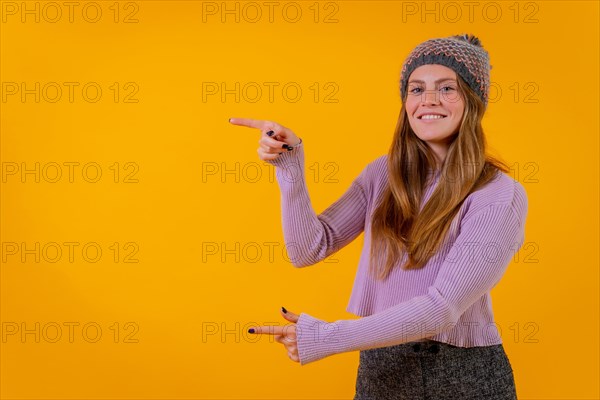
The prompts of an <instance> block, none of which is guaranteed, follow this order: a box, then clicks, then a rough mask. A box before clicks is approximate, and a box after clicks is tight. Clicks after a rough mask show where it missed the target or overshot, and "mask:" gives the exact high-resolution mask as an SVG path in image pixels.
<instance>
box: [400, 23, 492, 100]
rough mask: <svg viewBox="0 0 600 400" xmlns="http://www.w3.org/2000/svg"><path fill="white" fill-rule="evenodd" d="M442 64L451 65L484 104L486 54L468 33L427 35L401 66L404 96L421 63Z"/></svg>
mask: <svg viewBox="0 0 600 400" xmlns="http://www.w3.org/2000/svg"><path fill="white" fill-rule="evenodd" d="M425 64H441V65H444V66H446V67H448V68H451V69H453V70H454V71H455V72H456V73H457V74H458V75H460V77H461V78H463V79H464V80H465V82H467V84H468V85H469V86H470V87H471V89H473V90H474V91H475V93H477V94H478V95H479V97H480V98H481V100H483V103H484V104H485V106H486V107H487V103H488V96H489V90H490V69H492V66H491V65H490V58H489V54H488V53H487V51H485V49H484V48H483V46H482V44H481V42H480V41H479V39H478V38H477V37H475V36H473V35H470V34H466V33H465V34H462V35H454V36H450V37H447V38H438V39H430V40H427V41H425V42H423V43H421V44H419V45H418V46H417V47H415V49H414V50H413V51H412V52H411V53H410V54H409V56H408V57H407V58H406V61H405V62H404V65H403V66H402V74H401V78H400V81H401V84H400V92H401V95H402V98H405V96H406V90H407V86H408V78H409V76H410V74H411V73H412V72H413V71H414V70H415V69H416V68H418V67H420V66H421V65H425Z"/></svg>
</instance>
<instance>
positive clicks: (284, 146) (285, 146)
mask: <svg viewBox="0 0 600 400" xmlns="http://www.w3.org/2000/svg"><path fill="white" fill-rule="evenodd" d="M281 147H283V148H284V149H287V148H288V147H289V146H288V144H287V143H284V144H282V145H281Z"/></svg>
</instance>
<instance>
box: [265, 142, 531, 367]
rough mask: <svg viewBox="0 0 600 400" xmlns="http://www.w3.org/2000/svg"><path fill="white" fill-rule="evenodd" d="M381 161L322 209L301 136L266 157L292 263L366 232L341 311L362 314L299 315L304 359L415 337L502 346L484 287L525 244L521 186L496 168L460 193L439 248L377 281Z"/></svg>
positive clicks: (315, 258)
mask: <svg viewBox="0 0 600 400" xmlns="http://www.w3.org/2000/svg"><path fill="white" fill-rule="evenodd" d="M386 161H387V155H383V156H380V157H379V158H377V159H375V160H373V161H372V162H370V163H369V164H368V165H367V166H366V167H365V168H364V169H363V171H362V172H361V173H360V175H359V176H358V177H357V178H356V179H355V180H354V181H353V182H352V184H351V185H350V187H349V188H348V189H347V190H346V192H345V193H344V194H343V195H342V196H341V197H340V198H339V199H338V200H337V201H336V202H334V203H333V204H332V205H330V206H329V207H328V208H327V209H326V210H325V211H323V212H322V213H321V214H319V215H316V213H315V211H314V210H313V208H312V205H311V201H310V198H309V195H308V191H307V188H306V181H305V171H304V142H303V143H301V144H300V145H299V146H297V147H295V149H294V150H293V151H290V152H285V153H281V154H280V155H279V156H278V157H277V158H276V159H275V160H270V161H269V162H270V163H271V164H273V165H274V166H276V177H277V181H278V184H279V187H280V190H281V207H282V222H283V232H284V239H285V243H286V247H287V251H288V254H289V256H290V259H291V260H292V263H293V265H294V266H296V267H305V266H309V265H313V264H315V263H317V262H319V261H321V260H323V259H324V258H326V257H328V256H329V255H331V254H333V253H335V252H336V251H338V250H340V249H341V248H342V247H344V246H345V245H347V244H348V243H350V242H352V241H353V240H354V239H355V238H356V237H357V236H358V235H359V234H360V233H361V232H363V231H364V233H365V235H364V244H363V250H362V254H361V256H360V260H359V263H358V269H357V273H356V277H355V280H354V287H353V290H352V295H351V298H350V302H349V304H348V307H347V311H348V312H351V313H353V314H355V315H358V316H361V317H363V318H360V319H353V320H338V321H335V322H332V323H328V322H325V321H322V320H319V319H317V318H315V317H313V316H311V315H309V314H306V313H301V314H300V316H299V319H298V322H297V324H296V333H297V344H298V354H299V357H300V364H301V365H304V364H307V363H310V362H313V361H316V360H319V359H322V358H324V357H327V356H330V355H333V354H337V353H342V352H348V351H357V350H366V349H371V348H378V347H385V346H393V345H397V344H401V343H406V342H411V341H416V340H427V339H429V340H436V341H440V342H445V343H449V344H451V345H455V346H460V347H472V346H489V345H494V344H500V343H502V339H501V337H500V334H499V327H498V326H497V325H496V324H495V322H494V316H493V311H492V302H491V297H490V290H491V289H492V288H493V287H494V286H495V285H496V284H497V283H498V282H499V281H500V279H501V278H502V276H503V274H504V272H505V270H506V268H507V266H508V264H509V263H510V261H511V258H512V257H513V255H514V253H515V252H517V250H519V249H520V247H521V246H522V244H523V241H524V224H525V219H526V216H527V208H528V205H527V204H528V201H527V194H526V192H525V190H524V188H523V186H522V185H521V184H520V183H519V182H517V181H515V180H514V179H512V178H511V177H509V176H507V175H506V174H504V173H502V172H498V173H497V175H496V178H495V179H494V180H493V181H492V182H490V183H488V184H487V185H486V186H485V187H483V188H480V189H479V190H477V191H476V192H474V193H471V194H470V195H469V196H468V197H467V198H466V199H465V201H464V203H463V204H462V206H461V208H460V210H459V212H458V214H457V216H456V217H455V219H454V220H453V222H452V224H451V226H450V230H449V231H448V234H447V236H446V239H445V242H444V245H443V246H442V247H441V249H440V250H439V251H438V253H436V254H435V255H434V256H433V257H432V258H431V259H430V260H429V261H428V263H427V264H426V265H425V266H424V267H423V268H421V269H417V270H408V271H405V270H402V269H400V268H395V269H394V270H393V271H392V272H391V274H390V275H389V277H388V278H387V279H386V280H385V281H383V282H382V281H376V280H374V279H373V278H371V277H370V276H368V275H367V267H368V263H369V258H368V256H369V250H370V236H371V231H370V230H371V223H370V220H371V215H372V213H373V211H374V209H375V206H376V205H377V200H378V198H379V196H380V195H381V194H382V193H383V189H384V188H385V184H386V182H387V166H386ZM442 179H443V178H442ZM439 181H440V174H439V172H436V173H432V174H430V179H429V181H428V182H429V183H428V185H427V188H426V191H425V193H424V199H423V202H422V204H421V207H422V206H423V205H424V204H425V202H426V201H427V199H428V198H429V197H430V196H431V193H432V192H433V189H434V188H435V185H436V183H438V182H439ZM404 257H406V255H404ZM404 259H405V258H403V259H402V260H400V261H402V262H403V261H404ZM500 328H501V327H500Z"/></svg>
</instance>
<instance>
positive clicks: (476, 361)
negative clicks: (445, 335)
mask: <svg viewBox="0 0 600 400" xmlns="http://www.w3.org/2000/svg"><path fill="white" fill-rule="evenodd" d="M385 399H390V400H391V399H394V400H396V399H398V400H400V399H402V400H404V399H405V400H516V399H517V393H516V389H515V381H514V376H513V369H512V367H511V364H510V361H509V360H508V357H507V355H506V353H505V352H504V347H503V346H502V344H498V345H492V346H483V347H468V348H466V347H456V346H452V345H449V344H447V343H442V342H437V341H432V340H428V341H418V342H410V343H403V344H400V345H396V346H389V347H380V348H376V349H369V350H362V351H360V362H359V366H358V373H357V377H356V393H355V395H354V400H385Z"/></svg>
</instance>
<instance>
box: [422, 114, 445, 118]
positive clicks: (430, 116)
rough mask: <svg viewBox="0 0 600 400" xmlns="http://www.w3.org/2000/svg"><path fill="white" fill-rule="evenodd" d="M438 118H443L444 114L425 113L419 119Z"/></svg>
mask: <svg viewBox="0 0 600 400" xmlns="http://www.w3.org/2000/svg"><path fill="white" fill-rule="evenodd" d="M440 118H444V116H443V115H433V114H427V115H423V116H422V117H421V119H440Z"/></svg>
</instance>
